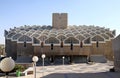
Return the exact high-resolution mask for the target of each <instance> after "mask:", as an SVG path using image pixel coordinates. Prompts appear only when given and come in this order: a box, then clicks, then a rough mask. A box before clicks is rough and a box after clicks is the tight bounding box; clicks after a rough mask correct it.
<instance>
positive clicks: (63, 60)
mask: <svg viewBox="0 0 120 78" xmlns="http://www.w3.org/2000/svg"><path fill="white" fill-rule="evenodd" d="M62 59H63V65H64V59H65V57H64V56H63V57H62Z"/></svg>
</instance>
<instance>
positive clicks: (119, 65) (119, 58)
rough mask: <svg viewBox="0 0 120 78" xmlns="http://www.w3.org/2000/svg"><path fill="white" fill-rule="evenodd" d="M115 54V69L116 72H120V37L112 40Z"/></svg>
mask: <svg viewBox="0 0 120 78" xmlns="http://www.w3.org/2000/svg"><path fill="white" fill-rule="evenodd" d="M112 46H113V52H114V68H115V71H120V35H119V36H117V37H116V38H115V39H114V40H112Z"/></svg>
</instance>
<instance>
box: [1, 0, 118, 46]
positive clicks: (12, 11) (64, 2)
mask: <svg viewBox="0 0 120 78" xmlns="http://www.w3.org/2000/svg"><path fill="white" fill-rule="evenodd" d="M52 13H68V25H95V26H100V27H105V28H110V30H116V36H117V35H118V34H120V0H0V44H5V38H4V30H8V31H9V29H10V28H14V27H20V26H24V25H52Z"/></svg>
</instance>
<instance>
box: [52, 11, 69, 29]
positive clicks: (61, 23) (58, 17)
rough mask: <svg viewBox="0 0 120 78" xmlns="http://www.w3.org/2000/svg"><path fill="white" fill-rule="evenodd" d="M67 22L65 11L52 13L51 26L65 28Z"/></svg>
mask: <svg viewBox="0 0 120 78" xmlns="http://www.w3.org/2000/svg"><path fill="white" fill-rule="evenodd" d="M67 23H68V17H67V13H61V14H60V13H53V15H52V26H53V28H56V29H66V28H67Z"/></svg>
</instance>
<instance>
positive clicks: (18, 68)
mask: <svg viewBox="0 0 120 78" xmlns="http://www.w3.org/2000/svg"><path fill="white" fill-rule="evenodd" d="M14 70H19V71H24V70H25V67H24V66H23V65H15V68H14Z"/></svg>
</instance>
